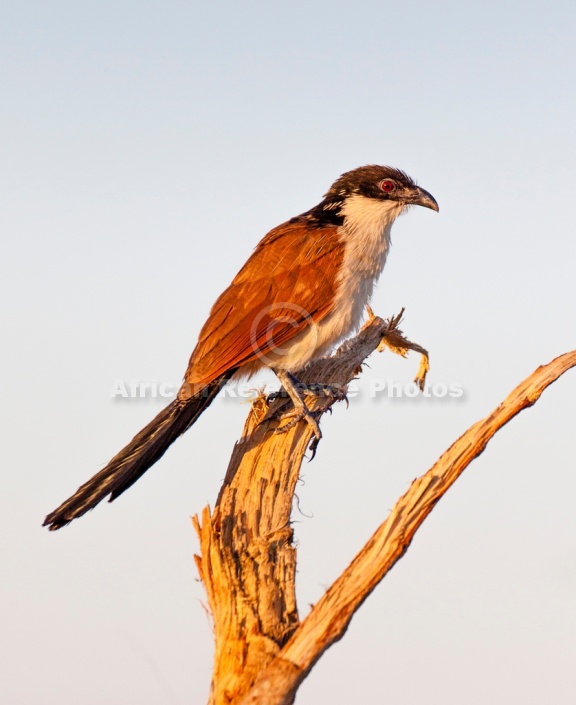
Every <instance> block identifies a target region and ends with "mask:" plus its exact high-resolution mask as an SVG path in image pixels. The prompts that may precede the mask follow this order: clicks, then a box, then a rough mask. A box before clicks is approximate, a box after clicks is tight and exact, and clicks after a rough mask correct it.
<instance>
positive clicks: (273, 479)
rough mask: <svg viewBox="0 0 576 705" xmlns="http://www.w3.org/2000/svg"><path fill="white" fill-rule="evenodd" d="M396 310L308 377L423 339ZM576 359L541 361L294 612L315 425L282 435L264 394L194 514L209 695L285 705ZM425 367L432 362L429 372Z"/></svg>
mask: <svg viewBox="0 0 576 705" xmlns="http://www.w3.org/2000/svg"><path fill="white" fill-rule="evenodd" d="M398 323H399V317H396V318H395V319H392V320H391V321H388V322H385V321H382V319H379V318H376V317H373V318H372V319H371V320H370V321H369V323H368V324H367V325H366V326H365V327H364V328H363V330H362V331H361V332H360V334H359V335H358V336H357V337H356V338H355V339H354V340H352V341H349V342H348V343H346V344H345V345H344V346H342V348H341V349H340V350H339V351H338V353H337V355H336V356H334V357H331V358H329V359H326V360H322V361H320V362H318V363H316V364H314V365H313V366H312V367H311V368H310V369H308V370H307V371H306V375H305V376H303V378H302V381H303V382H305V383H310V382H317V381H322V382H323V383H324V384H329V385H334V386H340V387H344V386H345V385H346V384H348V383H349V382H350V381H351V380H352V379H353V378H354V377H355V376H356V374H357V373H358V372H359V371H360V369H361V365H362V362H363V361H364V359H365V358H366V357H367V356H368V355H369V354H370V353H371V352H372V351H374V350H375V349H377V348H378V347H379V346H380V347H381V346H382V345H383V343H382V341H387V342H385V343H384V344H386V345H387V347H391V348H392V349H393V350H394V351H395V352H399V353H400V354H402V352H403V351H404V352H405V351H406V350H407V349H412V350H414V349H416V350H418V351H420V352H421V353H422V354H423V360H425V362H424V363H423V365H422V366H421V370H422V369H423V368H424V367H425V368H427V354H426V351H425V350H424V349H422V348H420V347H419V346H417V345H415V344H413V343H410V342H409V341H407V340H406V339H405V338H404V337H403V336H402V334H401V333H400V332H399V331H398V329H397V326H398ZM573 366H576V351H574V352H571V353H566V354H565V355H562V356H560V357H558V358H556V359H555V360H553V361H552V362H550V363H549V364H548V365H545V366H543V367H540V368H538V369H537V370H536V371H535V372H533V373H532V375H530V376H529V377H528V378H527V379H526V380H524V381H523V382H522V383H521V384H520V385H518V387H516V389H514V390H513V391H512V392H511V394H509V396H508V397H507V398H506V399H505V400H504V402H502V404H500V406H499V407H497V408H496V409H495V410H494V411H493V412H492V413H491V414H490V415H489V416H487V417H486V418H485V419H483V420H481V421H479V422H478V423H476V424H474V425H473V426H472V427H471V428H469V429H468V431H466V432H465V433H464V434H463V435H462V436H461V437H460V438H459V439H458V440H457V441H456V442H455V443H454V444H453V445H452V446H451V447H450V448H449V449H448V450H447V451H446V452H445V453H444V454H443V455H442V456H441V458H440V459H439V460H438V461H437V462H436V463H435V464H434V465H433V466H432V468H430V470H428V472H427V473H426V474H425V475H423V476H422V477H420V478H418V479H417V480H415V481H414V482H413V483H412V485H411V486H410V488H409V489H408V491H407V492H406V494H405V495H404V496H403V497H401V498H400V499H399V500H398V502H397V503H396V506H395V507H394V509H393V510H392V512H391V513H390V515H389V516H388V518H387V519H386V521H384V523H383V524H382V525H381V526H380V527H378V529H377V530H376V532H375V533H374V535H373V536H372V537H371V539H370V540H369V541H368V542H367V543H366V545H365V546H364V547H363V548H362V550H361V551H360V553H358V555H357V556H356V557H355V558H354V560H353V561H352V563H351V564H350V565H349V566H348V568H347V569H346V570H345V571H344V572H343V573H342V575H341V576H340V577H339V578H338V579H337V580H336V581H335V582H334V583H333V584H332V586H331V587H330V588H329V589H328V590H327V591H326V593H325V594H324V596H323V597H322V598H321V599H320V600H319V602H318V603H317V604H316V605H315V606H314V607H313V608H312V610H311V611H310V613H309V614H308V616H307V617H306V618H305V619H304V620H303V621H302V622H300V621H299V617H298V612H297V609H296V600H295V592H294V577H295V571H296V553H295V549H294V546H293V543H292V538H293V533H292V528H291V526H290V513H291V509H292V499H293V494H294V489H295V486H296V481H297V479H298V474H299V470H300V466H301V463H302V458H303V456H304V454H305V452H306V448H307V446H308V444H309V442H310V439H311V433H312V432H311V430H310V426H309V425H308V424H306V423H305V422H302V423H298V424H297V425H296V426H294V427H293V428H291V429H290V430H289V431H287V432H286V433H282V434H279V433H277V432H276V430H277V428H278V425H281V424H282V422H281V421H279V420H278V418H277V417H276V416H275V415H274V412H275V407H276V405H277V406H281V405H282V403H283V402H282V400H280V401H279V402H275V403H274V405H272V407H271V408H270V409H268V408H267V405H266V403H265V400H264V399H263V398H260V399H259V400H257V402H256V403H255V404H254V405H253V408H252V411H251V414H250V416H249V418H248V421H247V422H246V426H245V429H244V434H243V437H242V439H241V441H240V442H239V443H237V444H236V447H235V448H234V452H233V455H232V458H231V461H230V465H229V468H228V472H227V475H226V478H225V481H224V485H223V487H222V490H221V492H220V496H219V498H218V502H217V505H216V507H215V510H214V512H213V514H212V515H210V512H209V510H208V508H207V509H205V510H204V513H203V516H202V523H201V524H200V522H199V521H198V519H197V518H195V525H196V528H197V531H198V533H199V536H200V543H201V556H198V557H197V564H198V568H199V571H200V575H201V578H202V580H203V582H204V584H205V586H206V590H207V593H208V601H209V604H210V608H211V610H212V614H213V617H214V630H215V641H216V650H215V662H214V674H213V680H212V691H211V696H210V703H211V705H222V704H224V703H227V704H232V703H234V704H236V703H238V704H239V703H242V705H289V704H290V703H292V702H293V701H294V697H295V694H296V691H297V689H298V686H299V685H300V683H301V682H302V681H303V680H304V678H305V677H306V676H307V675H308V673H309V672H310V670H311V668H312V667H313V665H314V664H315V663H316V661H317V660H318V659H319V658H320V656H321V655H322V654H323V653H324V651H325V650H326V649H327V648H328V647H329V646H330V645H331V644H333V643H334V642H335V641H337V640H338V639H340V638H341V637H342V636H343V634H344V632H345V631H346V628H347V627H348V624H349V623H350V620H351V619H352V616H353V615H354V613H355V611H356V610H357V609H358V608H359V607H360V605H361V604H362V603H363V602H364V600H365V599H366V598H367V596H368V595H369V594H370V593H371V592H372V590H373V589H374V588H375V587H376V585H377V584H378V583H379V582H380V581H381V580H382V578H383V577H384V576H385V575H386V573H387V572H388V571H389V570H390V569H391V568H392V566H393V565H394V564H395V563H396V561H398V560H399V558H401V557H402V555H403V554H404V553H405V551H406V550H407V548H408V546H409V544H410V542H411V541H412V538H413V537H414V534H415V533H416V531H417V529H418V528H419V527H420V525H421V524H422V522H423V521H424V520H425V519H426V517H427V516H428V514H429V513H430V512H431V511H432V509H433V508H434V506H435V505H436V503H437V502H438V500H439V499H440V498H441V497H442V495H443V494H444V493H445V492H446V491H447V490H448V488H449V487H450V486H451V485H452V484H453V483H454V482H455V481H456V479H457V478H458V477H459V475H460V474H461V473H462V472H463V471H464V469H465V468H466V467H467V466H468V465H469V463H470V462H471V461H472V460H473V459H474V458H475V457H476V456H478V455H479V454H480V453H482V451H483V450H484V449H485V447H486V445H487V443H488V441H489V440H490V439H491V438H492V436H493V435H494V434H495V433H496V432H497V431H498V430H499V429H500V428H501V427H502V426H503V425H504V424H506V423H507V422H508V421H510V419H512V418H513V417H514V416H515V415H516V414H518V413H519V412H520V411H522V409H525V408H526V407H528V406H532V404H534V403H535V402H536V401H537V399H538V398H539V397H540V395H541V393H542V392H543V390H544V389H545V388H546V387H547V386H548V385H550V384H552V383H553V382H554V381H555V380H556V379H558V377H559V376H560V375H562V374H563V373H564V372H565V371H566V370H568V369H569V368H571V367H573ZM424 374H425V370H424ZM311 403H312V408H313V409H315V410H318V411H319V412H322V413H323V412H324V411H326V410H327V409H328V408H329V407H330V405H331V404H332V403H333V400H331V399H330V398H318V399H315V400H314V401H313V402H311Z"/></svg>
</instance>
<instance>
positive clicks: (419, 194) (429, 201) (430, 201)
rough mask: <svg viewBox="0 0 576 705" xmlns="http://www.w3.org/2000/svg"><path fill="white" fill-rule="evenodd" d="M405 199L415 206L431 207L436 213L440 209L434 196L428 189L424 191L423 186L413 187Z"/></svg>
mask: <svg viewBox="0 0 576 705" xmlns="http://www.w3.org/2000/svg"><path fill="white" fill-rule="evenodd" d="M407 200H408V203H413V204H414V205H415V206H424V208H431V209H432V210H433V211H436V213H438V211H439V210H440V209H439V208H438V203H436V199H435V198H434V196H433V195H432V194H431V193H428V191H425V190H424V189H423V188H420V186H415V187H414V189H413V190H412V193H411V194H410V196H409V197H408V199H407Z"/></svg>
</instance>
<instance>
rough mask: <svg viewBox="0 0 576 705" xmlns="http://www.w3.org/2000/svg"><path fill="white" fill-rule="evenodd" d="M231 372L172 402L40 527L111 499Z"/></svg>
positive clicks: (209, 399) (202, 406)
mask: <svg viewBox="0 0 576 705" xmlns="http://www.w3.org/2000/svg"><path fill="white" fill-rule="evenodd" d="M230 374H231V373H228V374H226V375H223V376H222V377H220V378H219V379H217V380H215V381H214V382H212V383H211V384H209V385H208V386H206V387H204V389H203V390H202V391H201V392H199V393H198V394H196V395H195V396H193V397H191V398H190V399H185V400H182V399H175V400H174V401H173V402H171V403H170V404H169V405H168V406H167V407H166V408H165V409H163V410H162V411H161V412H160V413H159V414H158V415H157V416H156V417H155V418H154V419H152V421H151V422H150V423H149V424H148V425H147V426H145V427H144V428H143V429H142V430H141V431H140V432H139V433H138V434H137V435H136V436H134V438H133V439H132V440H131V441H130V443H129V444H128V445H127V446H126V447H125V448H123V449H122V450H121V451H120V452H119V453H118V454H117V455H115V456H114V457H113V458H112V460H111V461H110V462H109V463H108V465H106V467H105V468H103V469H102V470H100V472H97V473H96V475H94V477H92V478H91V479H90V480H88V482H85V483H84V484H83V485H82V486H81V487H79V488H78V490H77V491H76V492H75V493H74V494H73V495H72V496H71V497H70V498H69V499H67V500H66V501H65V502H63V503H62V504H61V505H60V506H59V507H58V509H55V510H54V511H53V512H51V513H50V514H48V516H47V517H46V519H45V520H44V524H43V526H47V527H48V528H49V530H50V531H55V530H56V529H60V528H61V527H63V526H66V524H69V523H70V522H71V521H72V520H73V519H76V518H78V517H81V516H82V515H83V514H85V513H86V512H87V511H89V510H90V509H94V507H95V506H96V505H97V504H98V503H99V502H101V501H102V500H103V499H104V498H105V497H106V496H107V495H110V499H109V501H110V502H112V501H113V500H115V499H116V497H119V496H120V495H121V494H122V493H123V492H124V491H125V490H127V489H128V488H129V487H131V486H132V485H133V484H134V483H135V482H136V480H138V479H139V478H140V477H142V475H143V474H144V473H145V472H146V470H148V468H150V467H151V466H152V465H154V463H155V462H156V461H157V460H159V459H160V458H161V457H162V456H163V455H164V453H165V452H166V451H167V450H168V448H169V447H170V445H172V443H173V442H174V441H175V440H176V439H177V438H178V436H180V435H181V434H182V433H184V431H186V430H187V429H188V428H190V426H192V424H193V423H194V422H195V421H196V420H197V419H198V417H199V416H200V414H201V413H202V412H203V411H204V410H205V409H207V408H208V406H210V404H211V403H212V401H213V399H214V397H215V396H216V395H217V394H218V391H219V390H220V389H221V386H222V383H223V382H224V381H226V379H228V378H229V377H230Z"/></svg>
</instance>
